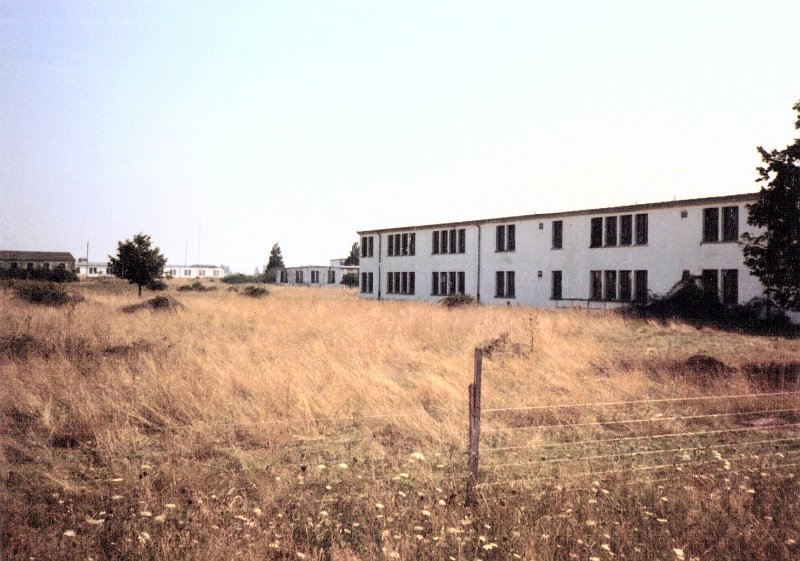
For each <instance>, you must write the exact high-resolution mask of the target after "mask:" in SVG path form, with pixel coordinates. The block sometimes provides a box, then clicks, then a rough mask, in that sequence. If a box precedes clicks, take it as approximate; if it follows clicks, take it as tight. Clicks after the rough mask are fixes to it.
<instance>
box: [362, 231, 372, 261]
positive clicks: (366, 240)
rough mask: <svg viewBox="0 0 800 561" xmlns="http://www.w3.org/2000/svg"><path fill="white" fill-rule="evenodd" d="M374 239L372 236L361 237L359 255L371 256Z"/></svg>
mask: <svg viewBox="0 0 800 561" xmlns="http://www.w3.org/2000/svg"><path fill="white" fill-rule="evenodd" d="M374 249H375V240H374V239H373V237H372V236H364V237H362V238H361V257H372V256H373V255H374V253H373V252H374Z"/></svg>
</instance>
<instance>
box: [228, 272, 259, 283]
mask: <svg viewBox="0 0 800 561" xmlns="http://www.w3.org/2000/svg"><path fill="white" fill-rule="evenodd" d="M222 282H224V283H226V284H248V283H249V284H253V283H262V284H263V283H264V282H266V281H265V280H264V277H263V276H262V275H243V274H241V273H236V274H235V275H228V276H227V277H225V278H223V279H222Z"/></svg>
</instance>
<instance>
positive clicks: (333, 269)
mask: <svg viewBox="0 0 800 561" xmlns="http://www.w3.org/2000/svg"><path fill="white" fill-rule="evenodd" d="M344 261H345V260H344V259H343V258H342V259H331V264H330V265H303V266H301V267H286V268H284V269H281V270H280V271H278V279H277V280H278V283H279V284H284V285H307V286H324V287H329V288H330V287H336V286H341V285H342V278H343V277H344V275H346V274H348V273H352V274H356V275H357V274H358V265H344Z"/></svg>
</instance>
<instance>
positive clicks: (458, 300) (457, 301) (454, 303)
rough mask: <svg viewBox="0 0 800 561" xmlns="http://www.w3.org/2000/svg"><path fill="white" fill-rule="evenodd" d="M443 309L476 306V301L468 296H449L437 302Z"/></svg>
mask: <svg viewBox="0 0 800 561" xmlns="http://www.w3.org/2000/svg"><path fill="white" fill-rule="evenodd" d="M439 302H440V303H441V304H442V306H444V307H445V308H463V307H464V306H477V305H478V301H477V300H475V297H474V296H470V295H469V294H450V295H449V296H445V297H444V298H442V299H441V300H440V301H439Z"/></svg>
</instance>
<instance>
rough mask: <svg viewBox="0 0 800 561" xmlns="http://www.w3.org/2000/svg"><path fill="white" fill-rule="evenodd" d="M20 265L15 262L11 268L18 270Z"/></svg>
mask: <svg viewBox="0 0 800 561" xmlns="http://www.w3.org/2000/svg"><path fill="white" fill-rule="evenodd" d="M18 265H19V264H18V263H17V262H16V261H14V262H13V263H11V268H12V269H16V268H17V266H18Z"/></svg>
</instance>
